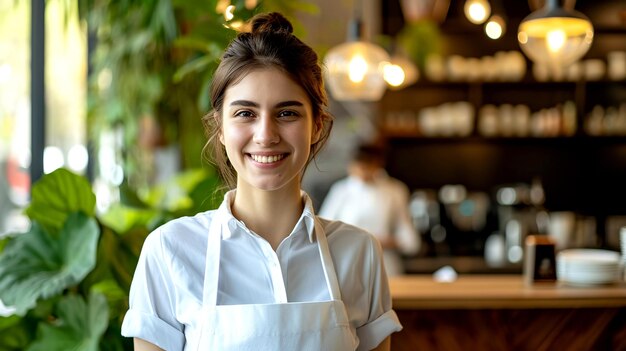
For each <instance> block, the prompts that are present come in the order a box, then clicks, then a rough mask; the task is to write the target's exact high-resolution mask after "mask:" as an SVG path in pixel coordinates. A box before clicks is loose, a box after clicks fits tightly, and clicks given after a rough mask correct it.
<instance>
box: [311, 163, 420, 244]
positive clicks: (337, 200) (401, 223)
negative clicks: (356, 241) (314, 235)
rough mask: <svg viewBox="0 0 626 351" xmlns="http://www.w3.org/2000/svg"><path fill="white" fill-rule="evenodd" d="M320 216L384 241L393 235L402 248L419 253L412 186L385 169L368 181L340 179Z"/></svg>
mask: <svg viewBox="0 0 626 351" xmlns="http://www.w3.org/2000/svg"><path fill="white" fill-rule="evenodd" d="M319 216H320V217H323V218H328V219H332V220H339V221H343V222H345V223H349V224H352V225H355V226H358V227H360V228H363V229H365V230H367V231H369V232H370V233H372V234H374V235H375V236H376V237H377V238H378V239H380V240H383V241H385V240H387V239H390V237H393V239H395V241H396V243H397V244H398V250H399V251H400V252H401V253H403V254H406V255H414V254H416V253H417V251H418V249H419V246H420V239H419V236H418V234H417V232H416V230H415V228H414V227H413V223H412V221H411V217H410V214H409V190H408V188H407V187H406V185H404V183H402V182H401V181H399V180H397V179H394V178H391V177H389V176H388V175H387V173H386V172H384V171H381V172H379V174H377V175H376V177H375V178H374V179H373V180H372V181H371V182H367V183H366V182H364V181H362V180H360V179H359V178H356V177H347V178H344V179H341V180H339V181H337V182H336V183H335V184H333V185H332V187H331V188H330V190H329V191H328V194H327V195H326V198H325V199H324V202H323V203H322V206H321V208H320V213H319Z"/></svg>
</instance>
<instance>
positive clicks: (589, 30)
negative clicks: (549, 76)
mask: <svg viewBox="0 0 626 351" xmlns="http://www.w3.org/2000/svg"><path fill="white" fill-rule="evenodd" d="M517 40H518V41H519V44H520V47H521V48H522V51H523V52H524V53H525V54H526V56H528V58H529V59H531V60H532V61H533V62H536V63H541V64H546V65H549V66H552V67H564V66H567V65H569V64H571V63H573V62H575V61H577V60H578V59H580V58H581V57H583V56H584V55H585V54H586V53H587V51H588V50H589V47H591V43H592V41H593V25H592V24H591V21H590V20H589V18H587V17H586V16H585V15H583V14H582V13H580V12H577V11H574V10H566V9H564V8H562V7H560V6H558V2H557V0H547V1H546V4H545V6H544V7H543V8H542V9H539V10H537V11H535V12H533V13H531V14H530V15H528V16H527V17H526V18H524V20H522V23H520V26H519V30H518V33H517Z"/></svg>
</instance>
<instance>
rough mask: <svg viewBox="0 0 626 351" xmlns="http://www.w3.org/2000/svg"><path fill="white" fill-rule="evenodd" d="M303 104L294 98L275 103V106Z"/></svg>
mask: <svg viewBox="0 0 626 351" xmlns="http://www.w3.org/2000/svg"><path fill="white" fill-rule="evenodd" d="M289 106H304V104H303V103H301V102H300V101H296V100H289V101H283V102H279V103H277V104H276V107H289Z"/></svg>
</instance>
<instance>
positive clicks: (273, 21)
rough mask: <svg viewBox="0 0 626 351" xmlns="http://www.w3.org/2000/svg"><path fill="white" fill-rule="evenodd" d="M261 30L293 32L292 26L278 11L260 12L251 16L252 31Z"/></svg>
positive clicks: (257, 31)
mask: <svg viewBox="0 0 626 351" xmlns="http://www.w3.org/2000/svg"><path fill="white" fill-rule="evenodd" d="M262 32H285V33H293V26H292V25H291V22H289V20H288V19H287V18H285V16H283V15H282V14H280V13H278V12H270V13H262V14H258V15H256V16H254V17H253V18H252V33H262Z"/></svg>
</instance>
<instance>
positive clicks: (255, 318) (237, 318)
mask: <svg viewBox="0 0 626 351" xmlns="http://www.w3.org/2000/svg"><path fill="white" fill-rule="evenodd" d="M220 217H221V216H214V217H213V220H212V221H211V227H210V229H209V238H208V244H207V254H206V270H205V275H204V290H203V298H202V306H203V307H202V310H203V311H202V316H203V317H202V321H201V330H200V338H199V342H198V348H197V350H202V351H206V350H213V351H216V350H219V351H227V350H237V351H242V350H251V351H252V350H254V351H258V350H263V351H272V350H277V351H288V350H298V351H300V350H302V351H307V350H311V351H318V350H325V351H326V350H328V351H334V350H337V351H344V350H356V348H357V346H358V339H357V337H356V334H355V333H354V332H353V331H352V330H351V328H350V323H349V320H348V315H347V313H346V309H345V306H344V304H343V302H342V301H341V292H340V290H339V283H338V281H337V275H336V273H335V268H334V265H333V262H332V258H331V256H330V251H329V249H328V243H327V241H326V234H325V233H324V230H323V228H322V226H321V225H320V224H319V222H318V220H317V219H316V220H315V237H316V241H317V244H318V249H319V253H320V257H321V264H322V267H323V268H324V269H323V270H324V276H325V277H326V285H327V286H328V289H329V292H330V296H331V300H330V301H314V302H289V303H278V304H244V305H219V306H218V305H217V293H218V282H219V279H218V275H219V265H220V247H221V241H222V240H221V233H222V230H228V228H227V226H226V225H224V224H223V223H222V222H223V220H222V219H221V218H220Z"/></svg>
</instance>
